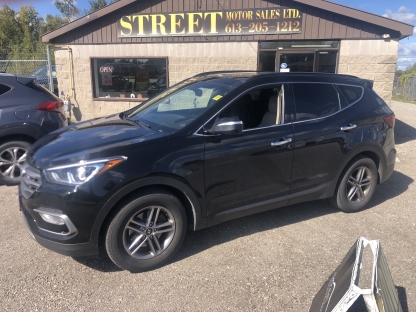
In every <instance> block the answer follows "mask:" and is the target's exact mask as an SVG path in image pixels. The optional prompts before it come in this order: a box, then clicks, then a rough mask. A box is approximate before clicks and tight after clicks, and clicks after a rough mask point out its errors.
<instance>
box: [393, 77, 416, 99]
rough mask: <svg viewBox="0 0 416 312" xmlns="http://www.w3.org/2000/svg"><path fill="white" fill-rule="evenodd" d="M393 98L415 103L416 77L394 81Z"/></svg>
mask: <svg viewBox="0 0 416 312" xmlns="http://www.w3.org/2000/svg"><path fill="white" fill-rule="evenodd" d="M393 98H395V99H399V100H405V101H416V76H414V77H406V78H404V79H402V81H400V80H399V79H395V81H394V88H393Z"/></svg>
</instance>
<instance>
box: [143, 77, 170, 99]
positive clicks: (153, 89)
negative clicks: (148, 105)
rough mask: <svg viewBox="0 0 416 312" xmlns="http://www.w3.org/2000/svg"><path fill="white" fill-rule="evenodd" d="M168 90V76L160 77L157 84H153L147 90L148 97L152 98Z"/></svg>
mask: <svg viewBox="0 0 416 312" xmlns="http://www.w3.org/2000/svg"><path fill="white" fill-rule="evenodd" d="M166 88H167V84H166V75H163V76H162V77H160V78H159V79H158V80H157V81H156V82H153V83H152V84H151V85H150V87H149V88H148V89H147V97H148V98H152V97H154V96H156V95H158V94H159V93H161V92H162V91H165V90H166Z"/></svg>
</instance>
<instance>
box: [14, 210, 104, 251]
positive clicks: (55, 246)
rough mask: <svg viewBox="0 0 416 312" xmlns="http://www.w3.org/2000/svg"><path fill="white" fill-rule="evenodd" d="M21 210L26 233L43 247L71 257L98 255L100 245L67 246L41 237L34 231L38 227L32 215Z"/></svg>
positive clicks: (92, 243) (94, 243) (93, 243)
mask: <svg viewBox="0 0 416 312" xmlns="http://www.w3.org/2000/svg"><path fill="white" fill-rule="evenodd" d="M20 209H21V214H22V218H23V223H24V225H25V228H26V231H27V232H28V234H29V235H30V236H31V237H32V238H33V239H34V240H35V241H36V242H38V243H39V244H40V245H42V246H43V247H46V248H48V249H50V250H52V251H55V252H57V253H60V254H63V255H66V256H71V257H80V256H93V255H98V244H97V243H96V242H91V241H90V242H88V243H79V244H65V243H58V242H55V241H52V240H49V239H46V238H44V237H40V236H39V235H37V234H36V233H35V232H34V231H33V230H32V228H33V227H37V225H36V223H35V221H34V220H33V219H32V218H31V216H30V214H28V213H27V212H25V211H24V207H21V208H20Z"/></svg>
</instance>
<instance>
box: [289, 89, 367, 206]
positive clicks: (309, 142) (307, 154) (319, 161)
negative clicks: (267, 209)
mask: <svg viewBox="0 0 416 312" xmlns="http://www.w3.org/2000/svg"><path fill="white" fill-rule="evenodd" d="M353 88H359V89H360V87H353ZM292 90H293V95H294V99H295V122H294V124H293V125H294V132H295V138H294V145H293V146H294V158H293V170H292V177H291V189H290V194H291V198H293V199H291V200H290V204H293V203H296V202H298V201H301V200H313V199H318V198H326V197H327V196H326V195H327V192H328V188H329V185H330V183H336V182H337V181H335V178H336V176H337V173H338V171H339V170H340V168H341V167H342V166H343V164H344V162H345V161H346V159H347V158H348V157H349V155H350V153H351V152H352V150H353V149H354V148H355V147H357V146H358V144H359V143H360V141H361V132H360V116H357V114H355V113H354V107H353V106H350V105H349V104H350V103H349V102H347V100H346V98H345V97H344V96H343V94H342V93H341V92H340V89H339V88H338V87H337V86H336V85H334V84H331V83H293V84H292ZM360 90H361V89H360ZM356 96H357V95H356ZM296 194H297V195H299V196H297V195H296Z"/></svg>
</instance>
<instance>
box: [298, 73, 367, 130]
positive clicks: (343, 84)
mask: <svg viewBox="0 0 416 312" xmlns="http://www.w3.org/2000/svg"><path fill="white" fill-rule="evenodd" d="M295 83H314V84H318V83H319V84H330V85H335V86H336V85H338V86H349V87H358V88H361V89H362V91H363V92H362V93H361V97H360V98H359V99H358V100H356V101H355V102H352V103H351V104H348V106H345V107H344V108H343V109H340V110H339V111H336V112H335V113H333V114H331V115H327V116H323V117H319V118H312V119H307V120H301V121H294V122H292V124H298V123H301V122H307V121H315V120H321V119H324V118H327V117H331V116H334V115H335V114H338V113H339V112H342V111H343V110H346V109H347V108H349V107H350V106H352V105H354V104H356V103H358V102H359V101H361V100H362V98H363V97H364V88H363V87H362V86H357V85H352V84H346V83H333V82H301V81H298V82H292V83H291V84H295ZM336 91H337V92H338V90H336ZM347 103H348V102H347ZM295 107H296V98H295ZM295 116H296V111H295Z"/></svg>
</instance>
